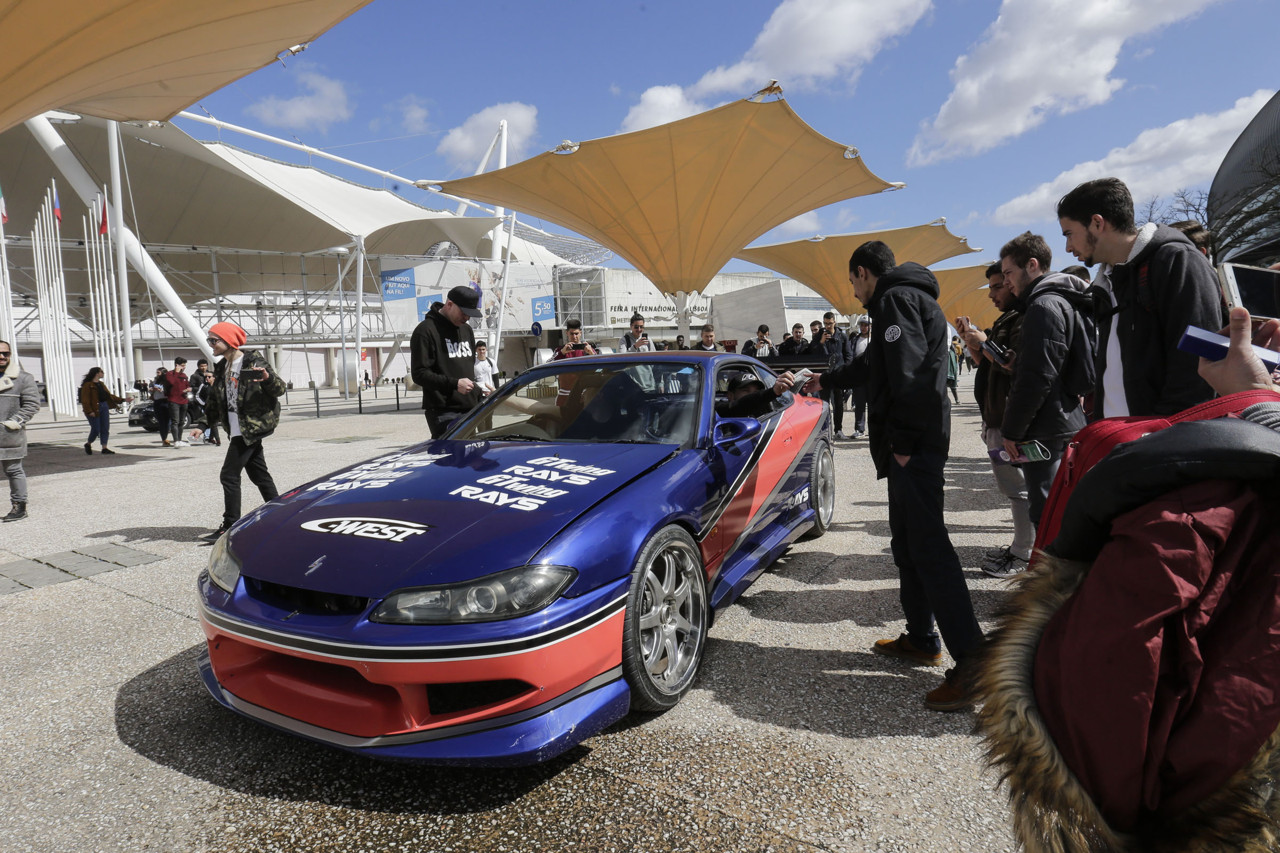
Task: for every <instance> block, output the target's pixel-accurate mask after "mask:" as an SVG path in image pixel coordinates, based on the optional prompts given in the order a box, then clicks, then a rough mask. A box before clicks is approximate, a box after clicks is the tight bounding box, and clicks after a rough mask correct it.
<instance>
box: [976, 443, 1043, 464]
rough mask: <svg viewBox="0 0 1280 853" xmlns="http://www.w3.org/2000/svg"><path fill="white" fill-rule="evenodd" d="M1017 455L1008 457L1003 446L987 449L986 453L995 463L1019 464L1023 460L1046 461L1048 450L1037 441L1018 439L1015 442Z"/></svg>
mask: <svg viewBox="0 0 1280 853" xmlns="http://www.w3.org/2000/svg"><path fill="white" fill-rule="evenodd" d="M1017 448H1018V455H1017V456H1013V457H1010V456H1009V454H1008V452H1007V451H1006V450H1005V449H1004V448H1003V447H997V448H995V449H994V450H988V451H987V455H988V456H990V457H991V461H992V462H994V463H995V464H997V465H1010V464H1012V465H1021V464H1023V463H1024V462H1048V461H1049V450H1048V448H1046V447H1045V446H1044V445H1043V444H1041V443H1040V442H1038V441H1020V442H1018V444H1017Z"/></svg>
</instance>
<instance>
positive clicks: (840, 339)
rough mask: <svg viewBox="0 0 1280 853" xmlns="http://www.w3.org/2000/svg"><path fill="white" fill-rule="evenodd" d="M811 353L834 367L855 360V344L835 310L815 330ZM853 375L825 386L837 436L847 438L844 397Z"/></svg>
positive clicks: (825, 398)
mask: <svg viewBox="0 0 1280 853" xmlns="http://www.w3.org/2000/svg"><path fill="white" fill-rule="evenodd" d="M809 354H810V355H814V356H818V357H819V358H821V359H822V360H823V361H825V362H827V364H828V365H829V366H830V367H832V368H836V367H840V366H842V365H845V364H848V363H849V362H850V361H852V360H853V346H852V344H850V343H849V336H848V335H846V334H845V333H844V331H843V330H842V329H840V328H838V327H837V326H836V315H835V312H834V311H828V312H827V313H825V314H823V315H822V328H821V329H819V330H818V331H815V332H814V334H813V341H812V342H810V344H809ZM851 384H852V377H850V378H849V379H842V380H841V381H840V384H839V385H835V386H832V387H831V388H825V387H824V388H823V391H822V399H823V400H826V401H827V402H828V403H830V404H831V420H832V423H833V424H834V426H835V430H836V434H835V437H836V438H846V436H845V434H844V398H845V391H846V390H847V389H848V388H849V387H851Z"/></svg>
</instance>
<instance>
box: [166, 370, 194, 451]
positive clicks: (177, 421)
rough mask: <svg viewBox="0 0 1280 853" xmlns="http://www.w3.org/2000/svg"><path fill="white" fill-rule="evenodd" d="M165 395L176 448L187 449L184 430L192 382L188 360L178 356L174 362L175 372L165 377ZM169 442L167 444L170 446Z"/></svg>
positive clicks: (170, 430)
mask: <svg viewBox="0 0 1280 853" xmlns="http://www.w3.org/2000/svg"><path fill="white" fill-rule="evenodd" d="M164 378H165V395H166V399H167V401H168V403H169V432H170V434H171V435H172V436H173V444H174V446H175V447H187V446H188V442H187V440H186V439H185V438H183V437H182V430H183V429H184V428H185V427H186V425H187V391H188V390H189V389H190V388H191V380H190V379H188V378H187V360H186V359H185V358H183V357H182V356H178V357H177V358H175V359H174V360H173V370H170V371H169V372H168V373H166V374H165V375H164ZM168 443H169V442H167V441H166V442H165V444H168Z"/></svg>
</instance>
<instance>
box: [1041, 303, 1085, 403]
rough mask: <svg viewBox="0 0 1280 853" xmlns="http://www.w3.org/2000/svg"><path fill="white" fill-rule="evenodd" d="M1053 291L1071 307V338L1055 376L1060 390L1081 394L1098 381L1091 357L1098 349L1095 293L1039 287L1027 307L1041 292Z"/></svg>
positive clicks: (1072, 395) (1071, 395)
mask: <svg viewBox="0 0 1280 853" xmlns="http://www.w3.org/2000/svg"><path fill="white" fill-rule="evenodd" d="M1049 294H1053V295H1056V296H1059V297H1061V298H1062V299H1063V300H1065V301H1066V302H1067V304H1069V305H1070V306H1071V308H1072V312H1071V317H1072V320H1073V322H1072V324H1071V341H1070V342H1069V345H1068V349H1067V357H1066V358H1065V359H1064V360H1063V362H1062V369H1061V370H1059V371H1058V377H1059V378H1060V379H1061V380H1062V390H1063V392H1064V393H1065V394H1066V395H1067V396H1068V397H1084V396H1087V395H1089V394H1091V393H1093V388H1094V386H1095V385H1096V384H1097V382H1098V368H1097V363H1096V361H1095V360H1094V357H1095V354H1096V353H1097V349H1098V325H1097V322H1096V320H1095V319H1094V311H1095V309H1094V297H1093V295H1092V294H1091V293H1089V292H1088V291H1081V292H1069V291H1065V290H1060V289H1052V290H1041V291H1037V292H1035V293H1033V294H1031V297H1030V299H1029V300H1028V302H1027V305H1028V307H1029V306H1030V304H1031V303H1032V302H1035V301H1036V300H1037V299H1038V298H1040V297H1041V296H1046V295H1049Z"/></svg>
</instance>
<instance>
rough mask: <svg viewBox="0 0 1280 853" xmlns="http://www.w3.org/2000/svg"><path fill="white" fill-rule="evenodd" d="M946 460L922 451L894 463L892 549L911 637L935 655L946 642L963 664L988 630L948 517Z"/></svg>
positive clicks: (913, 642)
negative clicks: (976, 606) (982, 623)
mask: <svg viewBox="0 0 1280 853" xmlns="http://www.w3.org/2000/svg"><path fill="white" fill-rule="evenodd" d="M946 462H947V457H946V456H945V455H944V454H941V453H916V454H914V455H912V457H911V459H910V460H909V461H908V462H907V464H906V465H905V466H902V465H899V464H898V461H897V460H896V459H890V460H889V531H890V534H891V536H892V539H891V540H890V543H889V547H890V550H891V551H892V552H893V562H894V563H895V564H897V566H898V580H899V589H898V597H899V600H900V601H901V602H902V612H903V614H904V615H905V616H906V617H907V639H909V640H910V641H911V645H913V646H915V647H916V648H917V649H924V650H926V651H932V652H940V651H942V642H945V643H946V645H947V651H949V652H950V653H951V657H953V658H955V659H956V661H957V662H960V661H961V660H963V659H964V658H965V657H967V656H968V655H969V654H971V653H972V652H973V651H974V650H976V649H977V647H978V644H979V643H981V642H982V629H981V628H979V627H978V620H977V618H976V617H975V616H974V615H973V601H972V600H971V599H970V598H969V587H968V585H967V584H966V583H965V580H964V570H963V569H962V568H961V567H960V558H959V557H957V556H956V550H955V548H953V547H952V545H951V537H950V536H948V535H947V525H946V521H945V520H944V519H943V514H942V486H943V476H942V469H943V466H944V465H945V464H946ZM935 623H936V628H935ZM939 632H941V634H942V637H941V641H939V637H938V634H939Z"/></svg>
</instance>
